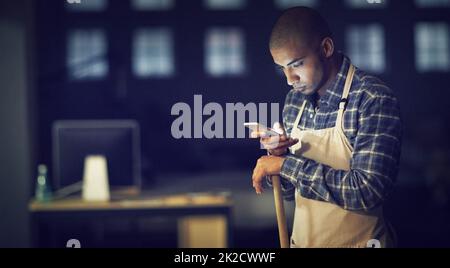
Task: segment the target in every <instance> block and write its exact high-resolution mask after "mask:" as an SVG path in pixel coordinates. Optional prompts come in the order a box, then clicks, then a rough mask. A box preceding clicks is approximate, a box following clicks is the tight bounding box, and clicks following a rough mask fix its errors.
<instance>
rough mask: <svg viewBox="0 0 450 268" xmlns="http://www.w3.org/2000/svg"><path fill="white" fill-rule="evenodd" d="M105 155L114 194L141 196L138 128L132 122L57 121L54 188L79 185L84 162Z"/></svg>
mask: <svg viewBox="0 0 450 268" xmlns="http://www.w3.org/2000/svg"><path fill="white" fill-rule="evenodd" d="M89 155H103V156H105V157H106V160H107V165H108V178H109V185H110V189H111V191H112V192H113V191H115V192H121V193H122V192H123V191H125V192H131V193H134V192H139V190H140V187H141V160H140V159H141V158H140V156H141V154H140V133H139V124H138V123H137V122H136V121H133V120H96V121H57V122H55V123H54V124H53V178H54V187H55V188H56V189H61V188H63V187H67V186H69V185H73V184H75V183H77V182H80V181H81V180H82V177H83V169H84V160H85V158H86V156H89Z"/></svg>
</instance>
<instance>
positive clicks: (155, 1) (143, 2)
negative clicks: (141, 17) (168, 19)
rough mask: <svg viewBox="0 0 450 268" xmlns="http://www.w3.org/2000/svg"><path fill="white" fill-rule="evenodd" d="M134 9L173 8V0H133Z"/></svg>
mask: <svg viewBox="0 0 450 268" xmlns="http://www.w3.org/2000/svg"><path fill="white" fill-rule="evenodd" d="M131 4H132V6H133V8H134V9H135V10H168V9H171V8H173V6H174V4H175V2H174V0H133V1H131Z"/></svg>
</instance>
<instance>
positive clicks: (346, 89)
mask: <svg viewBox="0 0 450 268" xmlns="http://www.w3.org/2000/svg"><path fill="white" fill-rule="evenodd" d="M355 71H356V69H355V66H353V64H350V68H349V69H348V73H347V78H346V80H345V85H344V92H342V99H341V102H340V103H339V111H338V115H337V120H336V126H340V127H342V130H343V129H344V126H343V125H342V118H343V117H344V111H345V108H346V107H347V103H348V95H349V93H350V88H351V87H352V82H353V77H354V76H355Z"/></svg>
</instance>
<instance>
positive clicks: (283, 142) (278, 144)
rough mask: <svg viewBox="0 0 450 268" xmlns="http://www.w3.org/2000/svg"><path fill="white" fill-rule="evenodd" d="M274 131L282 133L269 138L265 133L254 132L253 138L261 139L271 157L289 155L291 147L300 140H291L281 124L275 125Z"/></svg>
mask: <svg viewBox="0 0 450 268" xmlns="http://www.w3.org/2000/svg"><path fill="white" fill-rule="evenodd" d="M273 129H274V130H275V131H277V132H278V133H280V135H279V136H271V137H268V136H267V133H265V132H264V131H260V132H252V133H251V137H252V138H260V139H261V145H262V146H263V148H264V149H266V150H268V152H269V153H270V154H271V155H275V156H281V155H284V154H286V153H287V151H288V149H289V147H291V146H293V145H295V144H297V143H298V142H299V140H298V139H292V138H289V137H288V136H287V135H286V132H285V131H284V129H283V127H282V126H281V125H280V124H279V123H275V124H274V126H273Z"/></svg>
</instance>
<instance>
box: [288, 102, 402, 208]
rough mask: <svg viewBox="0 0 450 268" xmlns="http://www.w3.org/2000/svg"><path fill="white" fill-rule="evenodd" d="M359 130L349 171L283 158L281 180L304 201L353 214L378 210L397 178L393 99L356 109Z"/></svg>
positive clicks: (397, 144) (397, 136)
mask: <svg viewBox="0 0 450 268" xmlns="http://www.w3.org/2000/svg"><path fill="white" fill-rule="evenodd" d="M358 126H359V128H358V132H357V135H356V138H355V142H354V146H353V147H354V151H353V155H352V159H351V163H350V170H349V171H343V170H336V169H333V168H331V167H329V166H326V165H324V164H321V163H317V162H315V161H313V160H310V159H307V158H305V157H302V156H294V155H288V156H287V157H286V159H285V161H284V163H283V166H282V170H281V176H282V177H284V178H286V179H288V180H290V181H291V182H292V184H293V185H295V186H296V187H297V188H298V191H299V192H300V194H301V195H302V196H303V197H305V198H308V199H313V200H320V201H326V202H331V203H335V204H337V205H338V206H340V207H342V208H344V209H346V210H353V211H367V210H370V209H373V208H375V207H377V206H378V205H380V204H381V203H382V202H383V200H384V199H385V197H386V195H387V194H388V193H389V192H390V191H391V190H392V188H393V184H394V181H395V178H396V176H397V172H398V165H399V158H400V147H401V132H402V131H401V120H400V112H399V108H398V103H397V100H396V98H395V97H393V96H390V95H383V96H376V95H374V96H372V97H371V98H369V99H368V100H367V101H365V103H363V104H362V105H361V107H360V113H359V119H358Z"/></svg>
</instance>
